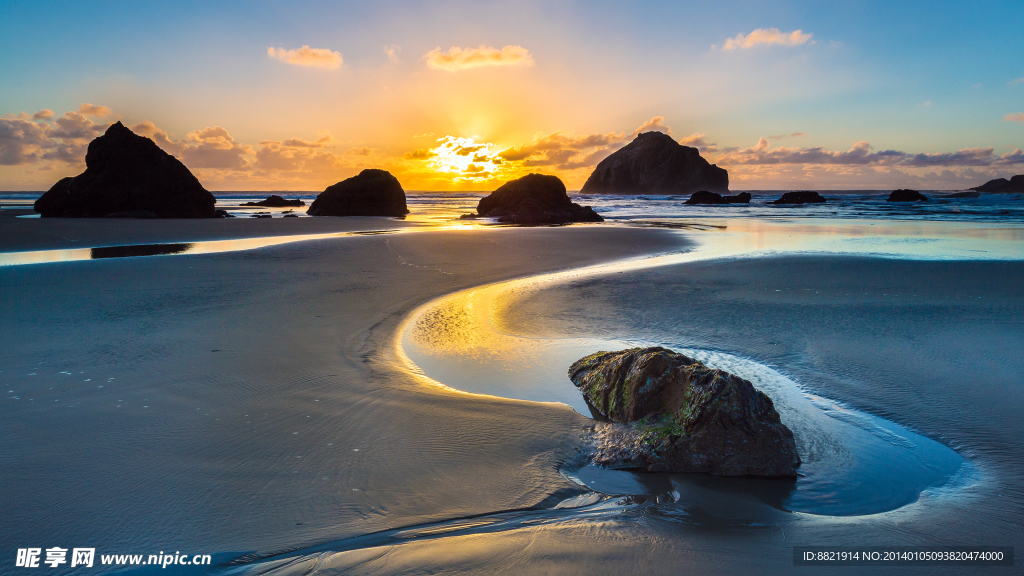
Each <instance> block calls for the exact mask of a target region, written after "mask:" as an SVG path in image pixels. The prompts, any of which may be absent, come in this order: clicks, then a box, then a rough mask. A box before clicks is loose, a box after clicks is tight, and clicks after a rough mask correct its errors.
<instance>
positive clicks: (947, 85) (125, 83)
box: [0, 0, 1024, 191]
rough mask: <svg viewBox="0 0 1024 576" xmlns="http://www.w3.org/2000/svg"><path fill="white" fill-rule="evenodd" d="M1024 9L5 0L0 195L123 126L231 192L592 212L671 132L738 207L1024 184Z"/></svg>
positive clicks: (72, 170) (67, 172) (0, 1)
mask: <svg viewBox="0 0 1024 576" xmlns="http://www.w3.org/2000/svg"><path fill="white" fill-rule="evenodd" d="M1022 29H1024V10H1022V9H1021V5H1020V0H1010V1H999V0H995V1H991V2H985V3H976V2H936V1H930V2H895V1H893V0H887V1H879V2H876V1H869V0H859V1H846V2H843V1H839V2H820V1H813V2H798V1H792V2H745V1H740V2H729V1H723V2H714V3H712V2H699V3H698V2H679V1H675V2H653V1H652V2H644V1H637V2H629V3H625V2H532V1H517V2H486V1H472V2H460V1H448V2H430V1H415V2H414V1H388V0H380V1H377V2H360V3H356V2H300V1H294V2H280V1H274V2H264V1H260V0H248V1H246V2H227V1H225V2H205V1H204V2H163V3H147V2H137V1H135V2H103V1H94V2H88V3H84V2H61V1H46V0H34V1H31V2H29V1H11V0H0V55H2V56H0V190H5V191H32V190H46V189H48V188H49V187H50V186H52V185H53V184H54V183H55V182H57V180H59V179H60V178H63V177H66V176H74V175H76V174H79V173H81V172H82V171H83V170H84V169H85V163H84V157H85V151H86V149H87V146H88V143H89V141H90V140H91V139H92V138H95V137H96V136H98V135H100V134H102V132H103V131H104V130H105V129H106V128H107V127H108V126H109V125H110V124H111V123H112V122H114V121H121V122H123V123H124V124H125V125H126V126H128V127H130V128H131V129H132V130H134V131H135V132H137V133H139V134H142V135H145V136H148V137H150V138H153V140H154V141H156V142H157V144H158V145H160V146H161V147H162V148H163V149H164V150H166V151H167V152H169V153H171V154H173V155H175V156H176V157H177V158H178V159H180V160H181V161H182V162H183V163H184V164H185V165H186V166H188V167H189V169H190V170H192V171H193V173H195V175H196V176H197V177H198V178H199V179H200V181H201V182H202V183H203V184H204V186H205V187H206V188H207V189H209V190H212V191H228V190H303V191H319V190H323V189H324V188H326V187H327V186H329V185H331V184H334V183H335V182H338V181H340V180H343V179H345V178H347V177H350V176H353V175H355V174H357V173H358V172H359V171H360V170H362V169H365V168H383V169H386V170H389V171H391V172H392V173H393V174H395V176H397V177H398V179H399V180H400V181H401V182H402V185H403V187H404V188H405V189H406V190H451V191H459V190H473V191H488V190H493V189H495V188H497V186H499V185H500V184H501V183H502V182H504V181H507V180H509V179H512V178H515V177H518V176H521V175H524V174H527V173H530V172H541V173H545V174H554V175H556V176H559V177H560V178H562V180H563V181H565V183H566V186H567V187H568V188H569V189H570V190H578V189H579V188H580V187H581V186H582V185H583V183H584V182H585V181H586V179H587V177H588V176H589V174H590V173H591V171H592V170H593V168H594V166H595V165H596V164H597V163H598V162H600V161H601V160H602V159H604V158H605V157H607V156H608V155H610V154H611V153H613V152H614V151H615V150H617V149H619V148H621V147H622V146H624V145H626V144H628V143H629V141H631V140H632V138H633V137H635V135H636V134H638V133H640V132H642V131H647V130H659V131H662V132H666V133H668V134H670V135H672V136H673V137H674V138H675V139H676V140H678V141H679V142H680V143H682V144H684V145H688V146H695V147H697V148H698V149H699V150H700V151H701V154H702V155H703V156H704V157H705V158H707V159H708V160H709V161H710V162H713V163H717V164H718V165H720V166H722V167H724V168H726V169H727V170H728V171H729V176H730V188H732V189H734V190H743V189H794V188H801V189H802V188H812V189H814V188H816V189H886V188H889V189H892V188H897V187H911V188H917V189H928V190H930V189H962V188H966V187H970V186H976V185H978V184H981V183H983V182H985V181H987V180H989V179H992V178H996V177H1009V176H1010V175H1013V174H1020V173H1024V151H1022V150H1021V148H1024V57H1022V55H1024V34H1021V32H1020V31H1021V30H1022Z"/></svg>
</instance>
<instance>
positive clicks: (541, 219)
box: [476, 174, 604, 224]
mask: <svg viewBox="0 0 1024 576" xmlns="http://www.w3.org/2000/svg"><path fill="white" fill-rule="evenodd" d="M476 211H477V214H478V215H479V216H482V217H484V218H497V219H498V222H503V223H508V224H567V223H570V222H603V221H604V218H601V216H600V215H599V214H598V213H597V212H594V209H593V208H591V207H589V206H580V205H579V204H576V203H574V202H573V201H572V200H570V199H569V195H568V194H567V193H566V191H565V184H563V183H562V181H561V180H560V179H559V178H558V177H557V176H547V175H545V174H528V175H526V176H523V177H522V178H518V179H516V180H512V181H510V182H506V183H504V184H502V185H501V187H500V188H498V189H497V190H495V191H494V192H491V194H490V195H488V196H486V197H484V198H481V199H480V202H479V204H477V207H476Z"/></svg>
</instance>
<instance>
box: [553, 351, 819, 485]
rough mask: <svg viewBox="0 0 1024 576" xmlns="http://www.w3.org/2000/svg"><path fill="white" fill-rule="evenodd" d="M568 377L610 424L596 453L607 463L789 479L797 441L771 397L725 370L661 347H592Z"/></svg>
mask: <svg viewBox="0 0 1024 576" xmlns="http://www.w3.org/2000/svg"><path fill="white" fill-rule="evenodd" d="M569 378H570V379H571V380H572V382H573V384H575V385H576V387H577V388H579V389H580V391H581V392H583V395H584V397H585V398H586V400H587V403H588V404H589V405H590V406H591V408H592V410H594V411H595V412H596V413H597V414H599V415H600V416H601V417H603V418H607V419H608V420H611V421H612V422H617V423H620V424H624V425H626V426H624V427H616V428H612V429H611V430H610V431H609V432H608V433H607V434H606V435H605V437H604V442H603V443H602V445H601V446H600V448H599V451H598V453H597V455H596V456H595V462H596V463H597V464H599V465H602V466H605V467H608V468H617V469H641V470H646V471H649V472H704V473H707V474H713V475H716V476H790V477H791V476H796V469H797V467H798V466H799V465H800V456H799V455H798V454H797V450H796V441H795V440H794V438H793V432H792V431H790V429H789V428H787V427H786V426H785V425H784V424H782V421H781V419H780V418H779V413H778V412H777V411H776V410H775V405H774V404H773V403H772V400H771V398H769V397H768V396H766V395H765V394H764V393H763V392H761V391H759V390H757V389H756V388H754V386H753V385H752V384H751V383H750V382H748V381H746V380H744V379H742V378H740V377H738V376H734V375H732V374H729V373H728V372H724V371H722V370H714V369H712V368H708V367H707V366H705V365H704V364H703V363H701V362H699V361H697V360H694V359H693V358H689V357H687V356H684V355H683V354H678V353H676V352H673V351H671V350H668V349H666V348H631V349H628V350H621V351H619V352H598V353H596V354H591V355H590V356H587V357H584V358H581V359H580V360H577V361H576V362H575V363H573V365H572V366H571V367H570V368H569Z"/></svg>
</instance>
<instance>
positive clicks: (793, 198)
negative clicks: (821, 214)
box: [769, 191, 825, 204]
mask: <svg viewBox="0 0 1024 576" xmlns="http://www.w3.org/2000/svg"><path fill="white" fill-rule="evenodd" d="M823 202H825V198H823V197H822V196H821V194H818V193H817V192H809V191H803V192H786V193H785V194H783V195H782V198H779V199H778V200H775V201H774V202H769V204H821V203H823Z"/></svg>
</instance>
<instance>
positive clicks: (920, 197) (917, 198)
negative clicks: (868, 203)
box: [886, 188, 928, 202]
mask: <svg viewBox="0 0 1024 576" xmlns="http://www.w3.org/2000/svg"><path fill="white" fill-rule="evenodd" d="M927 201H928V197H927V196H925V195H924V194H921V193H920V192H918V191H917V190H907V189H905V188H900V189H899V190H893V191H892V194H889V198H887V199H886V202H927Z"/></svg>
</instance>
